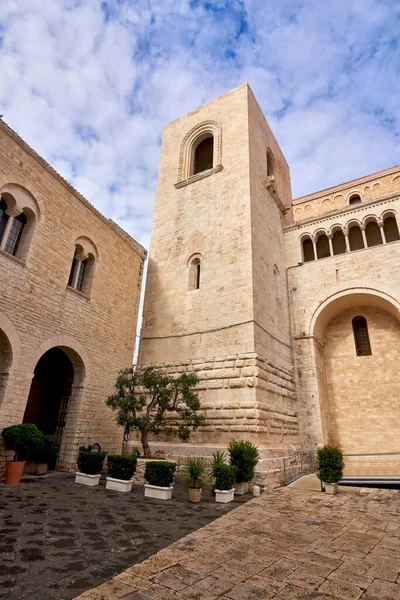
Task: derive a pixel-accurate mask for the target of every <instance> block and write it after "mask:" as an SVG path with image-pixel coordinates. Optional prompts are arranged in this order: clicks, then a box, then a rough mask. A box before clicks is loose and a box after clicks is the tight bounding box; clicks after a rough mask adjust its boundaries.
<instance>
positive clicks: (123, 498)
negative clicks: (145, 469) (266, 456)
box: [0, 474, 251, 600]
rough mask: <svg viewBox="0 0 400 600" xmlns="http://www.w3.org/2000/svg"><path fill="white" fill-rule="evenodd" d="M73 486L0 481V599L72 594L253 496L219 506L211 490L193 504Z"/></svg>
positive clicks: (65, 479)
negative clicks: (9, 483)
mask: <svg viewBox="0 0 400 600" xmlns="http://www.w3.org/2000/svg"><path fill="white" fill-rule="evenodd" d="M104 485H105V482H104V481H102V482H101V485H100V486H99V487H93V488H89V487H86V486H82V485H77V484H74V475H71V474H55V475H51V476H46V477H44V478H35V477H32V476H31V477H28V478H24V479H23V480H22V482H21V484H20V485H17V486H8V485H7V486H6V485H4V484H0V598H6V599H7V600H21V599H22V598H23V599H24V600H25V599H26V600H28V599H29V600H50V599H51V600H57V599H58V600H61V599H63V600H69V599H71V598H73V597H74V596H76V595H78V594H80V593H81V592H83V591H84V590H87V589H89V588H91V587H93V586H96V585H98V584H100V583H101V582H103V581H105V580H107V579H109V578H110V577H112V576H113V575H116V574H117V573H120V572H121V571H123V570H124V569H126V568H128V567H130V566H132V565H134V564H136V563H139V562H141V561H143V560H144V559H145V558H147V557H148V556H150V555H152V554H155V553H156V552H158V551H159V550H160V549H161V548H164V547H165V546H168V545H169V544H171V543H172V542H174V541H175V540H178V539H180V538H182V537H184V536H185V535H187V534H188V533H190V532H191V531H194V530H197V529H199V528H201V527H203V526H204V525H206V524H207V523H209V522H210V521H213V520H214V519H216V518H217V517H219V516H221V515H223V514H225V513H227V512H229V511H231V510H232V509H233V508H235V507H237V506H238V505H240V503H243V502H244V501H246V500H248V499H249V498H251V496H250V495H246V496H243V497H242V498H240V499H237V500H235V502H234V503H231V504H224V505H223V504H216V503H215V502H214V500H213V498H212V497H211V493H210V491H209V490H208V491H207V492H205V493H204V496H205V498H204V500H203V501H202V502H201V503H200V504H196V505H194V504H190V503H189V502H188V500H187V494H186V493H185V492H184V491H183V489H182V486H181V485H177V486H176V487H175V491H174V498H173V499H172V500H170V501H168V502H166V501H163V500H149V499H147V498H146V499H144V497H143V494H144V488H143V486H139V485H136V486H134V488H133V491H132V493H129V494H121V493H119V492H112V491H109V490H107V491H106V490H105V489H104Z"/></svg>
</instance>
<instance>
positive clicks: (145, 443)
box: [141, 431, 151, 458]
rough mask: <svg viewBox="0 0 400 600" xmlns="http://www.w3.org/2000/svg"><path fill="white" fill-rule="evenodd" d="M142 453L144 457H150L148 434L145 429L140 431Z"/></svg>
mask: <svg viewBox="0 0 400 600" xmlns="http://www.w3.org/2000/svg"><path fill="white" fill-rule="evenodd" d="M141 438H142V447H143V454H144V456H145V457H146V458H151V450H150V446H149V436H148V433H147V431H142V432H141Z"/></svg>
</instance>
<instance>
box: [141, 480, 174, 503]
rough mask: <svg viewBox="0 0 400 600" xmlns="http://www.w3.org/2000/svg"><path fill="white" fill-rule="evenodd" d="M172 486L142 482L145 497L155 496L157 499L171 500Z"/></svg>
mask: <svg viewBox="0 0 400 600" xmlns="http://www.w3.org/2000/svg"><path fill="white" fill-rule="evenodd" d="M173 489H174V488H173V486H172V485H171V486H170V487H160V486H158V485H150V484H149V483H145V484H144V497H145V498H157V500H171V498H172V490H173Z"/></svg>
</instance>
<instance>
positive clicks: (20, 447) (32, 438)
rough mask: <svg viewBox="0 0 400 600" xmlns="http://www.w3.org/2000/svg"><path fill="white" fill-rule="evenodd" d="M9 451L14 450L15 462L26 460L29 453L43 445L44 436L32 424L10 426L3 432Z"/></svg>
mask: <svg viewBox="0 0 400 600" xmlns="http://www.w3.org/2000/svg"><path fill="white" fill-rule="evenodd" d="M2 436H3V439H4V443H5V445H6V449H7V450H14V461H18V460H26V458H27V456H28V453H29V452H30V451H32V450H34V449H35V448H37V447H39V446H40V445H41V444H42V443H43V434H42V432H41V431H39V429H38V428H37V427H36V425H33V424H32V423H21V424H19V425H10V426H9V427H6V428H5V429H3V431H2Z"/></svg>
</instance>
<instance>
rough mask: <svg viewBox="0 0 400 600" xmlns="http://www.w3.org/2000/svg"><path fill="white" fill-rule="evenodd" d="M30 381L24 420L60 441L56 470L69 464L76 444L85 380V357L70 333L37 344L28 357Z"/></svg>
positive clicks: (76, 446)
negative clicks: (34, 352) (36, 349)
mask: <svg viewBox="0 0 400 600" xmlns="http://www.w3.org/2000/svg"><path fill="white" fill-rule="evenodd" d="M30 366H31V368H32V371H31V372H32V373H33V375H32V384H31V388H30V392H29V396H28V399H27V403H26V407H25V415H24V421H25V422H36V424H37V425H38V426H39V427H41V428H42V429H44V430H45V432H46V433H55V434H56V435H57V436H58V438H59V439H60V441H61V450H60V456H59V460H58V470H60V471H69V470H71V468H73V466H74V464H75V460H76V455H77V451H78V446H79V426H80V411H81V407H82V402H83V397H84V390H85V387H86V386H87V384H88V380H89V377H88V369H89V360H88V357H87V355H86V352H85V350H84V349H83V347H82V345H81V344H80V343H79V342H78V341H77V340H75V339H74V338H72V337H70V336H65V335H62V336H55V337H53V338H51V339H49V340H47V341H46V342H44V343H43V344H41V346H40V348H39V349H38V352H37V353H36V355H35V357H34V358H33V359H32V361H31V365H30Z"/></svg>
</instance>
